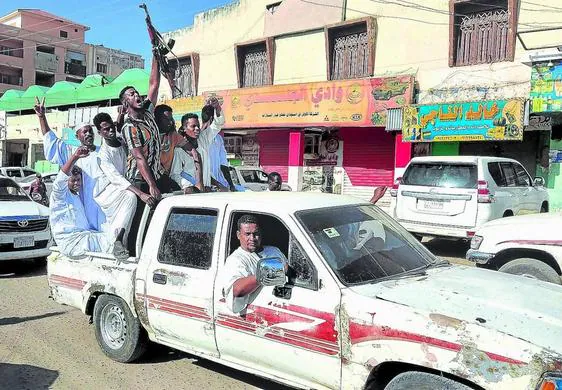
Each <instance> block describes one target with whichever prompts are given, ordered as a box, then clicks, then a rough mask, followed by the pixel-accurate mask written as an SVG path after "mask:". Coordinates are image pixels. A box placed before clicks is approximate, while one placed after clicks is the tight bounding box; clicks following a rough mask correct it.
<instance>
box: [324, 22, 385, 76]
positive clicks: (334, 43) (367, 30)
mask: <svg viewBox="0 0 562 390" xmlns="http://www.w3.org/2000/svg"><path fill="white" fill-rule="evenodd" d="M372 25H373V24H372V21H371V20H370V19H362V20H359V21H353V22H351V23H350V22H348V23H345V24H343V25H339V26H334V27H329V28H327V33H326V39H328V48H329V50H328V53H327V54H328V64H329V66H328V77H329V79H330V80H346V79H356V78H361V77H369V76H371V75H372V74H373V64H374V60H373V57H374V52H375V51H374V39H373V34H372Z"/></svg>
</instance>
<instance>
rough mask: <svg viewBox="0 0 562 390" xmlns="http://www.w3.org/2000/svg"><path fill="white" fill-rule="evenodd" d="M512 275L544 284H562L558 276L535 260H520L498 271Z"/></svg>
mask: <svg viewBox="0 0 562 390" xmlns="http://www.w3.org/2000/svg"><path fill="white" fill-rule="evenodd" d="M499 271H500V272H505V273H508V274H512V275H521V276H526V277H528V278H532V279H538V280H542V281H544V282H549V283H554V284H562V280H561V279H560V275H558V273H557V272H556V271H555V270H554V269H553V268H552V267H551V266H549V265H548V264H545V263H543V262H542V261H540V260H537V259H531V258H521V259H516V260H513V261H510V262H509V263H507V264H504V265H503V266H502V267H500V269H499Z"/></svg>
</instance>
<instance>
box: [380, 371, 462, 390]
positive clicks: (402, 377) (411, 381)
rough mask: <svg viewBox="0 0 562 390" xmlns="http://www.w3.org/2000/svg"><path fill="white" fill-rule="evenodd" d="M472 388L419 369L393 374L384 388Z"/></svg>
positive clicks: (434, 389)
mask: <svg viewBox="0 0 562 390" xmlns="http://www.w3.org/2000/svg"><path fill="white" fill-rule="evenodd" d="M412 389H416V390H437V389H439V390H472V389H471V388H470V387H468V386H465V385H463V384H461V383H458V382H455V381H454V380H452V379H448V378H444V377H442V376H438V375H434V374H429V373H427V372H421V371H407V372H403V373H402V374H398V375H397V376H395V377H394V378H393V379H392V380H391V381H390V382H389V383H388V385H386V387H385V388H384V390H412Z"/></svg>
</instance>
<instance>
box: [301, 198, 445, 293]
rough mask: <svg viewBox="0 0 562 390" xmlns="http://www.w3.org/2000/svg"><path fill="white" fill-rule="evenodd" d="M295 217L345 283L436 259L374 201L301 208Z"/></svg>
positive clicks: (396, 273)
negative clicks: (310, 208) (318, 207)
mask: <svg viewBox="0 0 562 390" xmlns="http://www.w3.org/2000/svg"><path fill="white" fill-rule="evenodd" d="M296 216H297V219H298V220H299V221H300V222H301V223H302V224H303V225H304V227H305V229H306V230H307V232H308V234H309V235H310V237H311V238H312V241H313V242H314V244H315V245H316V246H317V248H318V249H319V250H320V252H321V253H322V256H323V257H324V259H325V260H326V262H327V263H328V264H329V265H330V267H331V268H332V269H333V270H334V272H335V273H336V275H337V276H338V278H339V279H340V280H341V282H342V283H344V284H345V285H358V284H365V283H373V282H377V281H379V280H385V279H390V278H393V277H399V276H400V275H404V274H407V273H409V272H411V271H415V270H418V269H419V270H422V269H425V268H428V267H429V266H431V265H433V264H436V263H437V261H438V260H437V259H436V258H435V257H434V256H433V255H432V254H431V253H430V252H429V251H428V250H427V249H426V248H425V247H424V246H423V245H421V244H420V243H419V242H418V241H417V240H416V239H415V238H414V237H412V236H411V235H410V234H409V233H408V232H407V231H406V230H404V228H403V227H402V226H400V225H399V224H398V223H396V222H395V221H393V220H392V219H391V218H390V217H388V216H386V215H385V214H384V212H383V211H381V210H379V209H378V208H377V207H375V206H373V205H354V206H344V207H337V208H329V209H328V208H326V209H316V210H306V211H300V212H298V213H297V214H296Z"/></svg>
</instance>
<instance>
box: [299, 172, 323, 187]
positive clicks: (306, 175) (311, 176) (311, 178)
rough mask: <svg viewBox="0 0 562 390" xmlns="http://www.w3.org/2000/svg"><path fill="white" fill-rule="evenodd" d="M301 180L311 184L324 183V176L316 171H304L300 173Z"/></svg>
mask: <svg viewBox="0 0 562 390" xmlns="http://www.w3.org/2000/svg"><path fill="white" fill-rule="evenodd" d="M302 182H303V183H304V184H308V185H311V186H314V185H322V184H324V176H323V175H322V172H318V171H304V172H303V173H302Z"/></svg>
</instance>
